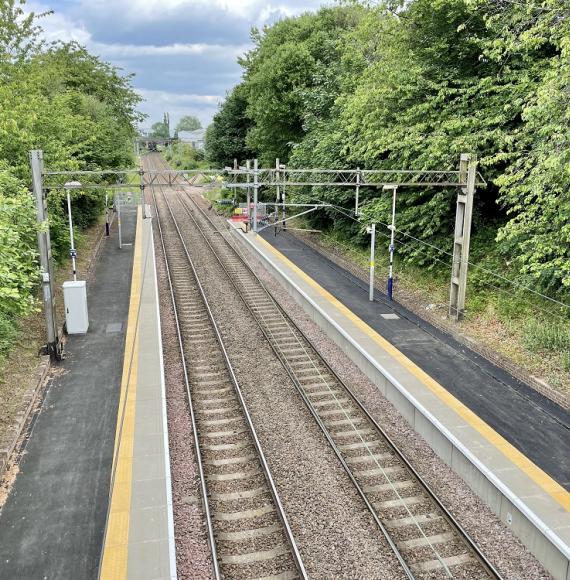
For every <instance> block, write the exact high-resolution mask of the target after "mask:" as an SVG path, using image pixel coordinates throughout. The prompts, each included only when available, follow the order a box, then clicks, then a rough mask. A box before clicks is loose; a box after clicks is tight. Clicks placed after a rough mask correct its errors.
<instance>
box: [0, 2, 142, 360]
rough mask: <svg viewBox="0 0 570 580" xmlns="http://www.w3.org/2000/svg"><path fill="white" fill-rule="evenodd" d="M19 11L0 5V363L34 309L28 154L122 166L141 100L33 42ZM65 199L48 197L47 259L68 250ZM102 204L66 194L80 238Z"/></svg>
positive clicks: (60, 194) (32, 18)
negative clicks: (50, 246) (21, 320)
mask: <svg viewBox="0 0 570 580" xmlns="http://www.w3.org/2000/svg"><path fill="white" fill-rule="evenodd" d="M22 4H23V3H21V2H18V0H8V1H6V2H2V3H1V4H0V335H1V336H0V359H1V358H2V356H3V355H4V354H5V353H6V351H7V350H8V349H9V346H10V343H11V338H12V337H13V334H14V332H15V330H14V329H15V327H16V325H17V320H18V319H19V318H20V317H22V316H24V315H26V314H28V313H30V312H31V311H32V310H33V309H34V307H35V306H36V301H35V299H34V295H35V294H34V293H35V290H36V287H37V284H38V282H39V271H38V265H37V254H36V223H35V220H36V218H35V205H34V202H33V199H32V197H31V195H30V192H29V186H30V171H29V165H28V151H29V150H31V149H42V150H43V152H44V163H45V166H46V167H48V168H50V169H56V170H64V169H89V170H95V169H112V168H117V167H124V166H130V165H131V164H132V162H133V159H132V138H133V136H134V135H135V124H136V123H137V122H138V121H139V115H138V113H137V112H136V109H135V107H136V105H137V103H138V102H139V100H140V99H139V97H138V95H136V93H135V92H134V91H133V89H132V88H131V84H130V77H124V76H121V75H120V74H119V73H118V71H117V70H116V69H115V68H113V67H112V66H110V65H108V64H107V63H104V62H102V61H100V60H99V59H98V58H97V57H94V56H92V55H91V54H89V53H88V52H87V50H86V49H85V48H83V47H81V46H79V45H78V44H76V43H54V44H46V43H44V42H42V40H41V28H40V27H39V26H38V24H37V19H38V16H36V15H34V14H33V13H32V14H29V15H28V16H26V15H25V14H24V12H23V10H22ZM64 181H65V179H64ZM64 197H65V193H64V191H63V189H62V188H57V189H52V190H50V191H49V195H48V207H49V213H50V228H51V239H52V244H53V252H54V256H55V258H56V259H59V258H61V257H62V256H63V255H64V254H65V253H66V249H67V247H68V231H67V222H66V206H65V199H64ZM103 205H104V191H103V190H91V191H89V190H74V191H73V218H74V222H75V224H76V226H77V228H78V230H79V232H80V231H81V229H83V228H85V227H88V226H89V225H91V224H92V223H93V222H94V221H95V220H96V219H97V218H98V216H99V215H100V212H101V209H102V207H103Z"/></svg>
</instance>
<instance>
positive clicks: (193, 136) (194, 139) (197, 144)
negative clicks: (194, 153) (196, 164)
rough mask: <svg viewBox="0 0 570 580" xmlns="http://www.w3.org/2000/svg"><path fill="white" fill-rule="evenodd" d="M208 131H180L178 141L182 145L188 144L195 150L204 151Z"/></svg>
mask: <svg viewBox="0 0 570 580" xmlns="http://www.w3.org/2000/svg"><path fill="white" fill-rule="evenodd" d="M205 136H206V129H196V131H178V140H179V141H180V142H181V143H188V144H189V145H192V147H194V149H198V150H200V151H203V150H204V140H205Z"/></svg>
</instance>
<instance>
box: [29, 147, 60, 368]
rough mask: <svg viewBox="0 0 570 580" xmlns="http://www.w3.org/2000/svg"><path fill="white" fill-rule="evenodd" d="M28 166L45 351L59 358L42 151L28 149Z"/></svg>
mask: <svg viewBox="0 0 570 580" xmlns="http://www.w3.org/2000/svg"><path fill="white" fill-rule="evenodd" d="M29 158H30V166H31V172H32V188H33V192H34V196H35V199H36V212H37V221H38V224H39V226H40V227H38V232H37V238H38V251H39V259H40V269H41V276H42V294H43V305H44V314H45V317H46V329H47V345H46V351H47V354H49V355H50V356H51V357H52V358H54V359H56V360H61V358H62V352H61V344H60V342H59V332H58V329H57V318H56V314H55V301H54V292H53V272H52V263H51V240H50V235H49V221H48V215H47V200H46V198H45V197H44V193H43V183H42V171H43V153H42V151H41V150H38V149H35V150H33V151H30V153H29Z"/></svg>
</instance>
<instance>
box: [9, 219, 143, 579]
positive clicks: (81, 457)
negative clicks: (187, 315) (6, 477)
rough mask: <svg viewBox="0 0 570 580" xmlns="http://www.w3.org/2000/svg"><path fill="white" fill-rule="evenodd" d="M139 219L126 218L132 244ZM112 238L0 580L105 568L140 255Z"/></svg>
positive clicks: (34, 455) (27, 476) (90, 573)
mask: <svg viewBox="0 0 570 580" xmlns="http://www.w3.org/2000/svg"><path fill="white" fill-rule="evenodd" d="M135 221H136V214H135V213H134V212H133V211H132V210H125V211H124V213H123V226H122V227H123V238H124V240H125V241H126V242H127V243H128V242H132V240H133V238H134V233H135ZM116 236H117V232H116V229H115V228H113V231H112V233H111V237H110V238H109V239H107V240H104V241H103V242H102V243H103V244H104V246H103V248H102V249H101V252H100V255H99V259H98V262H97V264H96V265H95V270H94V274H93V277H92V278H91V280H90V281H89V283H88V309H89V319H90V325H89V330H88V332H87V334H85V335H83V336H79V335H76V336H70V337H69V339H68V341H67V344H66V358H65V360H63V361H62V362H61V363H57V365H56V367H55V369H56V370H55V373H54V374H53V376H52V377H51V379H50V381H49V384H48V387H47V392H46V395H45V400H44V402H43V405H42V408H41V411H40V412H39V414H38V416H37V418H36V420H35V422H34V423H33V428H32V430H31V434H30V439H29V441H28V443H27V445H26V449H25V453H24V454H23V456H22V459H21V462H20V473H19V474H18V476H17V478H16V481H15V484H14V488H13V490H12V492H11V494H10V496H9V497H8V499H7V502H6V504H5V506H4V508H3V510H2V513H1V514H0V578H6V579H13V578H14V579H15V578H17V579H18V580H27V579H30V580H32V579H33V580H37V579H38V578H40V579H44V578H45V579H48V580H52V579H53V580H56V579H57V580H65V579H68V578H69V579H77V578H82V579H89V578H95V577H96V575H97V568H98V565H99V557H100V551H101V544H102V539H103V531H104V526H105V515H106V511H107V499H108V493H109V478H110V474H111V464H112V458H113V444H114V433H115V422H116V415H117V405H118V400H119V384H120V380H121V371H122V359H123V347H124V341H125V325H126V320H127V313H128V306H129V288H130V283H131V267H132V259H133V251H132V247H131V246H124V247H123V249H122V250H119V248H118V244H117V238H116Z"/></svg>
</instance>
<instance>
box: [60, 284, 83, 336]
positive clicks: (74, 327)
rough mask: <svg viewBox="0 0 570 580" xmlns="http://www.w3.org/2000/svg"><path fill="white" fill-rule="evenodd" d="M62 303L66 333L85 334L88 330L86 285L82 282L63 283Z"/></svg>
mask: <svg viewBox="0 0 570 580" xmlns="http://www.w3.org/2000/svg"><path fill="white" fill-rule="evenodd" d="M63 301H64V303H65V321H66V326H67V333H68V334H85V333H86V332H87V329H88V328H89V316H88V314H87V283H86V282H85V281H84V280H82V281H79V280H78V281H76V282H74V281H69V282H64V283H63Z"/></svg>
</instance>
